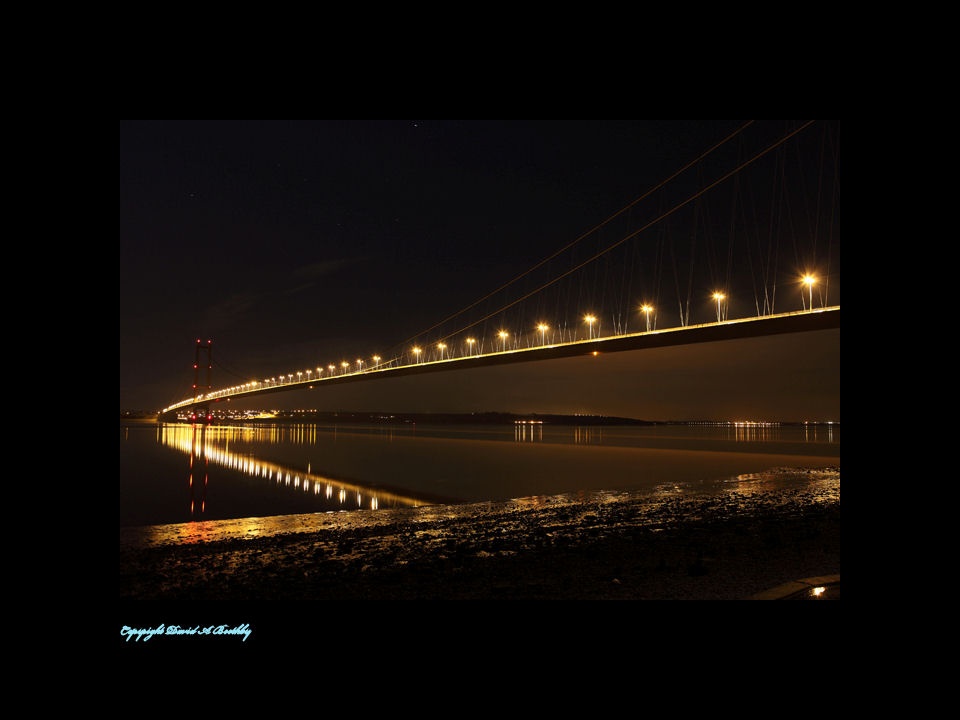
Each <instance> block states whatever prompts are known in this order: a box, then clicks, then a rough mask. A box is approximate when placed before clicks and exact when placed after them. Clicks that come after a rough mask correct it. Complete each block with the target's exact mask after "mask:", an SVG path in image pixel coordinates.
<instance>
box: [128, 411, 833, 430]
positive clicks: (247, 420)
mask: <svg viewBox="0 0 960 720" xmlns="http://www.w3.org/2000/svg"><path fill="white" fill-rule="evenodd" d="M120 421H121V422H132V423H136V424H146V423H158V422H161V420H160V418H159V416H158V415H148V414H146V413H139V412H129V411H125V412H121V413H120ZM164 422H169V421H164ZM223 422H227V423H231V424H235V423H243V424H254V425H256V424H262V423H277V422H279V423H302V422H325V423H331V422H335V423H348V424H350V423H352V424H375V425H411V424H416V423H423V424H440V425H515V424H518V423H533V424H543V425H559V426H570V425H579V426H583V425H620V426H623V425H634V426H654V425H705V426H718V427H721V426H729V425H735V424H738V423H735V422H733V421H722V420H639V419H636V418H625V417H616V416H609V415H558V414H552V413H523V414H520V413H508V412H477V413H391V412H359V411H351V410H348V411H335V412H321V411H309V410H308V411H303V410H281V411H278V413H277V415H275V416H271V417H228V418H217V419H216V420H215V421H214V424H218V423H223ZM753 424H755V425H757V426H761V427H762V426H777V427H783V426H798V425H833V426H836V427H839V426H840V423H839V422H804V421H791V422H769V423H753Z"/></svg>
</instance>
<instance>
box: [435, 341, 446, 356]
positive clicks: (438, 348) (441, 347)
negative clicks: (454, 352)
mask: <svg viewBox="0 0 960 720" xmlns="http://www.w3.org/2000/svg"><path fill="white" fill-rule="evenodd" d="M446 349H447V346H446V345H445V344H444V343H437V350H439V351H440V359H441V360H443V351H444V350H446Z"/></svg>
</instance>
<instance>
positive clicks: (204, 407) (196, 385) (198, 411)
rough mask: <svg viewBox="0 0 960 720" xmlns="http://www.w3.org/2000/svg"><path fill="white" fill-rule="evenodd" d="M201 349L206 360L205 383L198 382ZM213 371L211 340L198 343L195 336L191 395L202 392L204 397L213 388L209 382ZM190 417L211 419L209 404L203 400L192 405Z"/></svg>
mask: <svg viewBox="0 0 960 720" xmlns="http://www.w3.org/2000/svg"><path fill="white" fill-rule="evenodd" d="M201 351H203V352H205V353H206V362H207V383H206V385H201V384H200V353H201ZM212 373H213V340H207V344H206V346H204V345H201V344H200V339H199V338H197V349H196V357H195V359H194V361H193V397H194V398H195V397H197V395H200V394H202V395H203V396H204V399H206V397H207V395H208V394H209V393H210V391H211V390H212V389H213V385H212V382H211V377H210V376H211V375H212ZM190 414H191V416H192V419H195V420H198V421H201V422H210V421H211V420H212V419H213V416H212V415H211V414H210V405H209V403H207V402H203V403H201V404H199V405H196V406H194V408H193V410H192V411H191V413H190Z"/></svg>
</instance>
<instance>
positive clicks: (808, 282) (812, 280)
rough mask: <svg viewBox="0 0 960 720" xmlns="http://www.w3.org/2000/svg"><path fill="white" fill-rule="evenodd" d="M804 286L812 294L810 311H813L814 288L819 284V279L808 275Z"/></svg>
mask: <svg viewBox="0 0 960 720" xmlns="http://www.w3.org/2000/svg"><path fill="white" fill-rule="evenodd" d="M803 284H804V285H806V286H807V289H808V290H809V293H810V307H808V308H807V309H808V310H813V286H814V285H816V284H817V278H815V277H814V276H813V275H810V274H807V275H804V276H803Z"/></svg>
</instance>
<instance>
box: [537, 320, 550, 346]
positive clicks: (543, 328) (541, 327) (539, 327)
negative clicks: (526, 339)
mask: <svg viewBox="0 0 960 720" xmlns="http://www.w3.org/2000/svg"><path fill="white" fill-rule="evenodd" d="M549 329H550V326H549V325H547V324H546V323H540V324H539V325H537V330H539V331H540V344H541V345H545V344H546V342H547V340H546V332H547V330H549Z"/></svg>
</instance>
